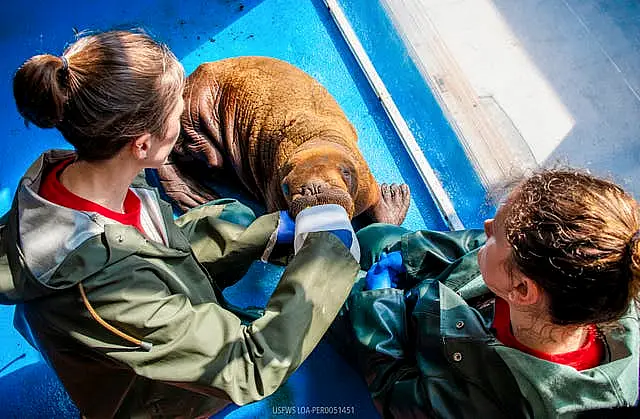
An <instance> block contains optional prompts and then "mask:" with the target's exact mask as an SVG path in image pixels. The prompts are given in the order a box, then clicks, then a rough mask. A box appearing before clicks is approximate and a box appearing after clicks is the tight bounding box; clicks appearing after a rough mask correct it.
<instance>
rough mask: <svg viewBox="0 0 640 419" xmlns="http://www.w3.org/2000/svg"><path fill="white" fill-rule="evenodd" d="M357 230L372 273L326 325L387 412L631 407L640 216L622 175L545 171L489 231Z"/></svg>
mask: <svg viewBox="0 0 640 419" xmlns="http://www.w3.org/2000/svg"><path fill="white" fill-rule="evenodd" d="M358 239H359V241H360V245H361V249H362V261H361V264H362V267H363V269H366V270H367V271H368V272H367V275H366V276H365V277H364V278H363V279H362V280H361V281H360V282H359V283H358V285H357V286H355V287H354V289H353V291H352V294H351V296H350V297H349V298H348V300H347V303H346V304H345V307H344V309H343V310H342V311H341V313H340V314H339V317H338V318H339V321H336V322H335V323H334V325H333V326H332V329H331V330H330V332H331V333H330V334H329V335H330V336H331V337H332V342H333V343H335V344H336V347H337V348H338V349H340V351H341V352H342V353H343V354H344V355H345V356H347V357H348V358H349V359H350V360H351V361H352V362H353V363H354V364H356V365H357V366H358V368H359V369H360V370H361V372H362V374H363V376H364V377H365V379H366V381H367V383H368V385H369V390H370V391H371V394H372V397H373V400H374V402H375V404H376V407H377V408H378V410H379V411H380V413H381V414H382V415H383V416H384V417H443V418H463V417H464V418H467V417H468V418H476V417H490V418H497V417H505V418H507V417H508V418H519V417H523V418H557V417H577V416H581V415H584V414H586V415H590V417H594V416H593V415H594V414H595V415H603V416H609V417H611V416H615V417H620V415H625V414H626V415H627V417H631V415H633V414H637V411H635V412H633V411H632V409H637V408H634V407H632V406H636V405H637V402H638V371H639V365H638V352H639V345H640V340H639V336H638V334H639V325H638V312H637V307H636V302H637V298H638V291H639V289H640V214H639V207H638V203H637V202H636V201H635V200H634V199H633V198H632V197H631V196H629V195H628V194H627V193H625V192H624V191H623V190H622V189H621V188H620V187H619V186H617V185H615V184H614V183H611V182H609V181H606V180H603V179H599V178H597V177H594V176H592V175H589V174H587V173H584V172H581V171H578V170H570V169H555V170H542V171H539V172H537V173H534V174H532V175H530V176H528V177H527V178H525V179H523V180H521V181H520V182H518V183H517V184H516V185H515V187H514V188H513V190H512V191H511V192H510V193H509V195H508V196H507V198H506V199H505V201H504V203H503V204H502V205H500V206H499V209H498V211H497V213H496V215H495V217H494V218H493V219H490V220H486V221H485V223H484V231H482V230H467V231H453V232H436V231H418V232H408V231H407V230H404V229H402V228H400V227H396V226H390V225H383V224H373V225H371V226H368V227H365V228H364V229H362V230H360V231H359V232H358ZM613 408H617V410H611V409H613ZM594 412H595V413H594ZM600 417H602V416H600Z"/></svg>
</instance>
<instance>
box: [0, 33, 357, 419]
mask: <svg viewBox="0 0 640 419" xmlns="http://www.w3.org/2000/svg"><path fill="white" fill-rule="evenodd" d="M183 87H184V71H183V68H182V66H181V64H180V63H179V61H178V60H177V59H176V57H175V56H174V55H173V54H172V53H171V51H170V50H169V49H168V48H167V47H166V46H165V45H162V44H160V43H158V42H156V41H155V40H153V39H152V38H151V37H149V36H148V35H146V34H145V33H143V32H141V31H108V32H102V33H94V34H83V35H81V36H80V37H79V38H78V39H77V40H76V41H75V42H74V43H73V44H71V45H70V46H69V47H68V48H67V49H66V50H65V51H64V53H63V54H62V56H59V57H58V56H53V55H37V56H34V57H32V58H30V59H28V60H27V61H26V62H25V63H24V64H23V65H22V66H21V67H20V68H19V69H18V70H17V72H16V74H15V76H14V80H13V89H14V96H15V101H16V105H17V108H18V111H19V112H20V114H21V115H22V116H23V117H24V118H25V120H26V121H28V122H31V123H33V124H35V125H37V126H39V127H42V128H52V127H55V128H57V129H58V130H59V131H60V133H62V135H63V136H64V138H65V139H66V140H67V141H68V142H69V143H70V144H71V145H72V146H73V148H74V150H73V151H70V150H50V151H47V152H45V153H44V154H42V155H41V156H40V157H39V158H38V159H37V160H36V162H35V163H33V165H32V166H31V167H30V168H29V169H28V170H27V172H26V174H25V175H24V177H23V178H22V179H21V181H20V183H19V186H18V190H17V192H16V196H15V198H14V201H13V205H12V208H11V209H10V211H9V213H8V214H7V215H6V216H5V217H3V218H2V221H1V223H0V239H1V240H0V265H2V269H1V270H0V302H2V303H4V304H16V305H17V307H16V316H15V319H14V323H15V325H16V327H17V328H18V329H19V331H20V332H21V333H22V334H23V336H25V338H27V339H28V340H29V341H30V342H31V343H32V344H33V345H34V346H35V347H36V348H37V349H38V350H39V351H40V352H41V353H42V354H43V356H44V358H45V359H46V360H47V361H48V362H49V363H50V364H51V365H52V367H53V368H54V369H55V371H56V373H57V374H58V376H59V378H60V380H61V381H62V383H63V385H64V386H65V388H66V390H67V391H68V393H69V395H70V396H71V399H72V400H73V401H74V402H75V404H76V405H77V407H78V408H79V410H80V413H81V414H82V415H83V417H87V418H93V417H95V418H112V417H143V416H144V417H190V418H191V417H208V416H209V415H211V414H213V413H215V412H217V411H219V410H220V409H222V408H223V407H224V406H225V405H227V404H228V403H229V402H234V403H237V404H239V405H242V404H245V403H249V402H252V401H254V400H259V399H261V398H264V397H266V396H268V395H270V394H272V393H273V392H274V391H275V390H276V389H277V388H278V387H279V386H280V385H281V384H282V383H283V382H284V381H285V380H286V379H287V378H288V377H289V376H290V375H291V374H292V373H293V372H294V371H295V370H296V368H297V367H298V366H299V365H300V364H301V363H302V362H303V361H304V360H305V358H306V357H307V356H308V355H309V354H310V352H311V351H312V350H313V348H314V347H315V346H316V344H317V343H318V342H319V340H320V338H321V337H322V335H323V334H324V333H325V331H326V330H327V328H328V327H329V325H330V323H331V322H332V321H333V319H334V317H335V315H336V314H337V313H338V311H339V309H340V307H341V306H342V304H343V303H344V301H345V299H346V297H347V295H348V293H349V291H350V289H351V287H352V285H353V282H354V280H355V277H356V275H357V272H358V268H359V266H358V259H359V248H358V242H357V240H355V233H354V232H353V230H352V228H351V224H350V222H349V218H348V216H347V213H346V211H345V210H344V209H342V207H339V206H336V205H319V206H316V207H313V208H309V209H307V210H303V211H302V212H300V214H298V215H297V217H296V220H295V221H294V220H292V219H290V218H289V216H288V215H287V213H286V212H279V213H273V214H266V215H263V216H261V217H259V218H256V216H255V215H254V214H253V212H252V211H251V210H250V209H249V208H248V207H246V206H244V205H242V204H240V203H239V202H237V201H235V200H231V199H222V200H218V201H213V202H210V203H207V204H205V205H201V206H199V207H197V208H194V209H193V210H191V211H189V212H187V213H186V214H184V215H183V216H181V217H180V218H178V219H177V220H175V221H174V218H173V212H172V209H171V207H170V205H169V204H167V203H165V202H163V201H161V200H160V199H159V195H158V192H157V191H156V190H155V189H153V188H150V187H149V186H148V185H146V184H145V183H144V182H143V181H141V179H140V178H139V177H138V176H137V175H138V174H139V173H141V172H142V171H143V170H144V169H157V168H158V167H160V165H162V164H163V163H164V162H165V160H166V159H167V156H168V155H169V153H170V151H171V149H172V148H173V146H174V144H175V143H176V140H177V139H178V136H179V133H180V116H181V114H182V112H183V108H184V103H183V99H182V94H183ZM258 259H262V260H265V261H266V260H272V261H287V260H288V261H289V264H288V266H287V268H286V269H285V270H284V273H283V275H282V278H281V279H280V282H279V284H278V286H277V287H276V289H275V291H274V292H273V294H272V295H271V298H270V300H269V301H268V303H267V305H266V308H265V309H264V310H257V309H256V310H241V309H239V308H237V307H234V306H232V305H231V304H229V303H227V302H226V301H225V300H224V298H223V296H222V290H223V289H224V288H225V287H227V286H229V285H232V284H234V283H235V282H237V281H238V280H240V279H241V278H242V276H243V275H244V274H245V273H246V272H247V270H248V269H249V266H250V265H251V263H252V262H253V261H255V260H258Z"/></svg>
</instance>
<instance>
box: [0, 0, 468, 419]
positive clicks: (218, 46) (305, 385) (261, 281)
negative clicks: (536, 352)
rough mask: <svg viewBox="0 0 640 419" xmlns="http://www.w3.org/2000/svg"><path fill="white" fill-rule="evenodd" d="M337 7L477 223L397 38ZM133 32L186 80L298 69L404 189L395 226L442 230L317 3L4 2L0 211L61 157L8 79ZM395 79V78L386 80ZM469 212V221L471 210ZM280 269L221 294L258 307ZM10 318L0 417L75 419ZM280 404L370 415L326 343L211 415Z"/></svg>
mask: <svg viewBox="0 0 640 419" xmlns="http://www.w3.org/2000/svg"><path fill="white" fill-rule="evenodd" d="M344 3H350V4H351V6H350V7H349V8H348V9H347V11H348V14H349V16H350V18H351V21H352V24H353V25H354V27H355V29H356V31H357V32H359V34H360V35H361V36H363V43H364V44H365V46H366V47H367V49H368V50H369V53H370V54H372V59H373V61H374V64H375V65H376V66H378V67H379V70H381V71H380V72H381V75H382V76H383V79H384V80H385V82H388V83H390V85H389V87H390V91H391V93H392V94H393V95H394V99H395V100H396V102H397V104H398V106H399V107H400V109H401V111H403V112H407V115H409V118H408V121H409V124H410V126H411V128H412V129H413V130H414V133H415V135H416V137H417V138H418V139H419V140H420V141H421V142H422V144H423V146H424V147H425V152H426V154H427V157H428V158H429V160H430V162H431V163H432V164H433V165H434V167H435V168H436V170H437V171H438V173H439V175H440V176H441V177H442V179H443V183H444V184H445V187H447V188H449V189H450V191H451V192H452V196H453V198H454V203H455V204H456V206H458V205H460V207H459V208H458V210H459V211H460V213H461V216H462V218H463V221H465V222H466V223H467V222H468V223H469V224H470V225H476V224H477V220H474V219H473V216H472V215H473V212H472V211H471V210H470V209H469V208H470V207H471V206H472V205H475V204H477V203H478V202H479V199H478V196H479V195H480V192H479V190H478V189H477V188H478V187H479V184H478V183H477V179H476V178H475V175H474V174H473V173H469V167H468V163H465V161H466V160H465V159H464V153H462V152H461V149H458V148H456V147H459V145H458V146H456V144H458V142H457V139H456V138H455V136H454V135H453V133H452V131H451V128H450V127H449V126H448V124H447V123H446V120H445V119H444V117H443V116H442V112H441V111H440V109H439V107H438V105H437V103H436V102H435V101H434V100H433V97H432V96H431V94H430V92H429V90H428V88H427V87H426V86H425V85H424V83H423V82H422V83H421V82H420V81H419V80H418V79H417V78H416V77H417V76H416V73H415V68H413V70H412V69H411V65H410V63H409V60H408V59H407V58H406V53H405V52H404V48H403V46H402V45H401V44H400V43H399V41H398V39H397V38H393V37H392V38H390V40H386V39H378V38H376V37H379V35H376V37H374V36H373V35H367V34H368V33H369V34H381V33H383V34H385V37H386V35H388V34H392V31H391V30H390V28H389V27H388V21H386V23H385V21H384V19H383V17H384V16H383V15H381V13H382V11H381V9H380V7H379V5H377V2H376V1H366V0H354V1H349V2H346V1H345V2H344ZM365 5H366V6H367V7H365ZM373 6H375V7H373ZM369 8H370V9H369ZM354 19H355V21H354ZM365 20H367V22H365ZM385 25H386V26H385ZM131 26H141V27H143V28H145V29H146V30H148V31H149V32H151V33H152V34H153V35H154V36H155V37H156V38H157V39H159V40H160V41H162V42H165V43H167V44H168V45H169V46H170V48H171V49H172V50H173V51H174V52H175V53H176V55H177V56H178V58H179V59H180V60H181V61H182V63H183V64H184V66H185V69H186V71H187V73H189V72H191V71H192V70H193V69H195V67H196V66H197V65H198V64H199V63H201V62H204V61H212V60H216V59H221V58H226V57H232V56H240V55H265V56H272V57H276V58H280V59H283V60H286V61H289V62H291V63H293V64H295V65H297V66H298V67H300V68H302V69H303V70H305V71H307V72H308V73H309V74H311V75H312V76H314V77H315V78H316V79H318V80H319V81H320V82H321V83H322V84H323V85H325V86H326V87H327V89H328V90H329V91H330V92H331V93H332V94H333V95H334V96H335V98H336V99H337V101H338V102H339V103H340V105H341V106H342V107H343V109H344V111H345V113H346V114H347V116H348V117H349V118H350V120H351V121H352V123H353V125H354V126H355V127H356V130H357V131H358V134H359V136H360V147H361V149H362V152H363V154H364V156H365V158H366V159H367V161H368V162H369V164H370V166H371V169H372V171H373V173H374V175H375V176H376V178H377V179H379V180H380V181H383V182H406V183H408V184H409V186H410V187H411V190H412V202H411V207H410V209H409V213H408V216H407V219H406V221H405V223H404V226H405V227H407V228H409V229H412V230H415V229H421V228H431V229H440V230H441V229H446V226H445V225H444V223H443V221H442V218H441V217H440V215H439V214H438V212H437V210H436V207H435V206H434V204H433V202H432V201H431V198H430V196H429V193H428V191H427V189H426V188H425V186H424V185H422V183H421V181H420V179H419V176H418V174H417V172H416V170H415V168H414V167H413V166H412V164H411V159H410V158H409V156H408V155H407V154H406V152H405V151H404V148H403V146H402V145H401V143H400V141H399V139H398V138H397V136H396V134H395V132H394V130H393V128H392V125H391V123H390V122H389V120H388V118H387V117H386V115H385V113H384V111H383V109H382V107H381V106H380V104H379V103H378V101H377V98H376V96H375V95H374V94H373V92H372V91H371V89H370V88H369V85H368V84H367V81H366V79H365V77H364V76H363V74H362V73H361V71H360V69H359V67H358V65H357V63H356V61H355V60H354V58H353V57H352V55H351V53H350V51H349V50H348V48H347V46H346V44H345V43H344V41H343V39H342V38H341V36H340V33H339V31H338V29H337V28H336V26H335V24H334V22H333V20H332V19H331V17H330V16H329V13H328V11H327V10H326V8H325V6H324V3H323V2H322V1H321V0H310V1H302V2H300V1H296V0H245V1H240V0H217V1H206V0H185V1H182V2H175V1H172V0H141V1H136V2H132V1H124V0H114V1H111V2H109V3H106V2H104V4H100V6H98V3H97V2H91V1H71V0H67V1H51V0H49V1H44V0H33V1H30V2H11V3H10V4H7V5H3V13H2V15H0V51H1V52H2V57H3V60H0V115H2V118H3V121H2V122H3V124H2V125H3V128H2V130H0V142H1V144H2V150H3V153H1V155H0V211H2V212H4V211H6V210H7V209H8V207H9V205H10V200H11V197H12V195H13V191H14V190H15V188H16V186H17V182H18V180H19V178H20V176H21V175H22V173H23V172H24V170H25V169H26V168H27V167H28V166H29V164H30V163H31V162H32V161H33V160H34V159H35V158H36V157H37V156H38V155H39V154H40V153H41V152H42V151H43V150H45V149H48V148H55V147H58V148H69V146H68V145H67V144H66V143H65V142H64V141H63V139H62V137H61V136H60V135H59V134H58V132H57V131H55V130H41V129H38V128H36V127H31V128H26V127H25V125H24V123H23V121H22V119H21V118H20V117H19V115H18V113H17V111H16V110H15V105H14V102H13V96H12V92H11V80H12V77H13V73H14V71H15V70H16V69H17V67H18V66H19V65H20V64H21V63H22V62H23V61H24V60H25V59H27V58H28V57H30V56H32V55H34V54H38V53H52V54H60V53H61V52H62V50H63V47H64V45H65V43H66V42H71V41H72V40H73V31H74V29H75V30H87V29H93V30H95V29H98V30H105V29H111V28H114V27H125V28H126V27H131ZM374 41H375V42H374ZM378 45H379V48H380V49H379V50H378ZM399 60H400V61H399ZM399 62H400V64H401V66H400V67H398V63H399ZM398 69H399V70H398ZM394 72H395V73H397V76H398V75H402V76H401V77H399V78H398V77H397V78H395V79H393V78H390V75H393V74H394ZM405 74H406V79H405V78H404V77H405ZM405 84H406V85H405ZM403 95H407V96H406V98H404V96H403ZM400 98H403V99H400ZM450 143H451V144H450ZM431 154H435V156H431ZM461 209H462V210H461ZM475 215H476V216H478V214H477V211H476V213H475ZM280 272H281V268H277V267H274V266H271V265H265V264H261V263H256V264H254V266H253V267H252V269H251V271H250V273H249V274H248V275H247V277H246V278H244V279H243V280H242V281H240V282H239V283H238V284H237V285H235V286H234V287H232V288H230V289H228V290H226V291H225V295H226V296H227V298H229V299H230V300H231V301H232V302H234V303H235V304H238V305H243V306H246V305H258V306H261V305H264V304H265V302H266V301H267V300H268V298H269V295H270V294H271V292H272V290H273V289H274V287H275V284H276V283H277V279H278V277H279V274H280ZM12 317H13V308H12V307H4V306H0V342H2V346H3V348H4V350H3V351H2V353H0V389H1V390H0V406H2V408H0V410H1V411H2V415H1V416H2V417H20V418H32V417H34V418H35V417H48V418H58V417H59V418H67V417H73V416H74V415H75V414H76V410H75V407H74V406H73V404H72V403H71V402H70V400H69V399H68V396H67V395H66V393H65V392H64V390H63V389H62V387H61V386H60V384H59V382H58V381H57V379H56V377H55V375H54V374H53V373H52V371H51V370H50V369H49V368H48V367H47V366H46V365H45V364H44V363H43V362H42V361H41V359H40V357H39V356H38V354H37V353H36V352H35V351H34V350H33V349H32V348H31V347H30V346H29V345H28V344H27V343H26V342H25V341H24V340H23V339H22V338H21V337H20V336H19V335H18V334H17V333H16V332H15V330H14V328H13V327H12ZM277 406H284V407H286V406H298V407H304V406H353V407H354V408H355V414H356V416H358V417H374V416H376V413H375V410H374V409H373V406H372V404H371V402H370V400H369V396H368V393H367V392H366V389H365V387H364V383H363V382H362V380H361V379H360V377H358V376H357V375H356V374H355V372H354V371H353V370H352V369H351V368H350V367H349V366H348V365H346V364H345V363H344V361H343V360H342V359H341V358H339V357H338V356H337V355H336V354H335V352H333V350H332V349H331V348H330V347H329V346H328V345H327V344H325V343H321V344H320V345H319V347H318V348H317V349H316V350H315V351H314V352H313V353H312V354H311V356H310V357H309V359H308V360H307V361H306V362H305V363H304V364H303V365H302V367H301V368H300V369H299V370H298V371H297V372H296V373H294V374H293V375H292V376H291V378H290V379H289V380H288V382H287V383H286V384H285V385H284V386H283V387H282V388H281V389H280V390H278V391H277V392H276V393H275V394H274V395H272V396H271V397H269V398H267V399H266V400H264V401H261V402H258V403H255V404H252V405H249V406H244V407H242V408H237V407H228V408H227V409H225V410H224V411H223V412H221V413H219V414H218V415H217V416H218V417H223V416H224V417H268V416H272V413H273V408H274V407H277Z"/></svg>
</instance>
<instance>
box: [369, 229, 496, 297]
mask: <svg viewBox="0 0 640 419" xmlns="http://www.w3.org/2000/svg"><path fill="white" fill-rule="evenodd" d="M358 241H359V242H360V248H361V251H362V257H361V259H360V265H361V266H362V269H364V270H368V269H369V268H370V267H371V265H372V264H373V263H374V262H376V261H378V260H379V258H380V253H382V252H387V253H389V252H393V251H396V250H400V251H402V260H403V261H404V265H405V267H406V268H407V282H406V285H405V286H404V288H411V287H413V286H415V285H416V284H418V283H419V282H420V281H423V280H425V279H437V280H439V281H440V282H443V283H445V284H447V286H449V287H450V288H452V289H454V290H457V289H458V288H460V287H462V286H464V285H465V284H466V283H467V282H468V281H469V280H471V279H473V278H474V277H476V276H477V275H478V273H479V271H478V269H477V262H476V258H477V252H478V249H479V248H480V247H481V246H482V245H483V244H484V242H485V241H486V237H485V235H484V232H483V231H482V230H477V229H475V230H460V231H431V230H422V231H417V232H414V233H411V232H409V231H408V230H406V229H404V228H402V227H398V226H393V225H388V224H372V225H370V226H368V227H365V228H363V229H361V230H360V231H358Z"/></svg>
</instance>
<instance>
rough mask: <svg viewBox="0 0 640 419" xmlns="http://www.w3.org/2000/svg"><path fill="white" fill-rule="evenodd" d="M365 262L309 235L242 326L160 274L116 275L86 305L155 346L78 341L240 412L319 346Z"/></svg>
mask: <svg viewBox="0 0 640 419" xmlns="http://www.w3.org/2000/svg"><path fill="white" fill-rule="evenodd" d="M357 272H358V263H357V261H356V260H355V259H354V258H353V256H352V255H351V253H350V252H349V250H348V249H347V248H346V247H345V246H344V245H343V244H342V242H341V241H340V240H339V239H338V238H337V237H335V236H334V235H333V234H331V233H327V232H314V233H309V234H308V236H307V238H306V240H305V241H304V245H303V246H302V247H301V248H300V250H299V251H298V253H297V255H296V256H295V257H294V258H293V259H292V261H291V263H290V264H289V266H288V267H287V269H286V270H285V272H284V274H283V276H282V279H281V281H280V283H279V284H278V286H277V288H276V289H275V291H274V293H273V295H272V297H271V299H270V300H269V302H268V304H267V306H266V308H265V314H264V316H262V317H261V318H259V319H258V320H256V321H254V322H253V323H251V324H248V325H243V324H241V322H240V320H239V319H238V318H237V317H236V316H234V315H233V314H232V313H230V312H228V311H226V310H225V309H223V308H222V307H220V306H219V305H218V304H216V303H206V304H199V305H192V304H191V303H190V301H189V299H187V298H186V297H185V296H184V295H181V294H175V293H172V292H171V291H170V290H169V289H167V287H166V285H165V283H164V282H163V281H162V280H161V279H160V278H159V276H158V275H159V273H158V272H154V271H153V270H150V269H149V266H148V265H142V264H141V266H140V268H139V269H133V270H132V271H128V272H117V273H113V275H111V276H110V277H109V280H108V281H105V280H102V281H100V282H92V281H91V280H87V281H85V282H86V283H85V284H84V288H85V290H86V293H87V297H88V299H89V301H91V304H92V305H93V306H94V308H95V310H96V311H97V312H98V313H99V315H100V316H101V317H102V318H103V319H104V320H106V321H107V322H109V323H111V324H114V325H117V326H118V327H119V328H120V329H123V330H125V331H127V333H129V334H131V335H133V336H136V337H137V338H139V339H142V340H144V341H146V342H150V343H151V344H152V345H153V347H152V348H151V350H150V351H148V352H146V351H143V350H134V349H132V347H131V346H130V345H127V342H125V341H122V340H121V339H119V338H118V337H117V336H114V335H112V334H110V332H109V331H107V330H106V329H102V328H100V327H97V325H95V324H90V322H91V319H87V322H86V323H83V325H84V326H85V327H90V329H87V330H82V329H80V330H78V326H75V327H74V328H73V330H76V333H75V337H76V339H78V340H80V341H81V342H82V343H84V344H85V345H88V346H90V347H92V348H93V349H94V350H97V351H100V352H102V353H104V354H105V355H106V356H108V357H111V358H113V359H115V360H117V361H119V362H121V363H123V364H125V365H127V366H129V367H131V368H132V369H133V370H134V371H135V372H136V373H137V374H139V375H142V376H144V377H147V378H149V379H153V380H161V381H166V382H174V383H176V385H180V386H184V387H187V388H189V389H191V390H192V391H198V392H202V393H206V394H212V395H218V396H219V395H221V393H224V394H226V395H227V397H228V398H229V399H230V400H232V401H233V402H235V403H237V404H240V405H242V404H245V403H249V402H251V401H255V400H259V399H261V398H263V397H265V396H268V395H269V394H271V393H273V392H274V391H275V390H276V389H277V388H278V387H279V386H280V385H281V384H282V383H283V382H284V381H285V380H286V379H287V377H289V375H290V374H291V373H293V372H294V371H295V369H296V368H297V367H298V366H299V365H300V364H301V363H302V362H303V361H304V359H305V358H306V357H307V356H308V355H309V353H310V352H311V351H312V349H313V348H314V347H315V346H316V344H317V343H318V341H319V340H320V338H321V337H322V335H323V334H324V333H325V331H326V329H327V328H328V326H329V324H330V323H331V321H332V320H333V318H334V317H335V315H336V314H337V312H338V310H339V309H340V307H341V306H342V304H343V302H344V300H345V299H346V297H347V295H348V293H349V290H350V288H351V286H352V285H353V281H354V278H355V276H356V274H357Z"/></svg>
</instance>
